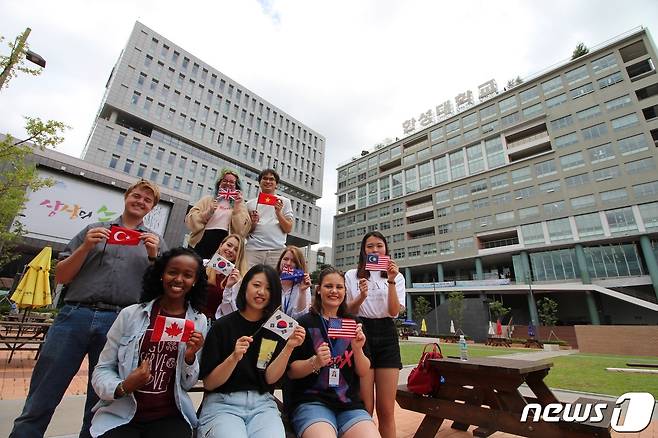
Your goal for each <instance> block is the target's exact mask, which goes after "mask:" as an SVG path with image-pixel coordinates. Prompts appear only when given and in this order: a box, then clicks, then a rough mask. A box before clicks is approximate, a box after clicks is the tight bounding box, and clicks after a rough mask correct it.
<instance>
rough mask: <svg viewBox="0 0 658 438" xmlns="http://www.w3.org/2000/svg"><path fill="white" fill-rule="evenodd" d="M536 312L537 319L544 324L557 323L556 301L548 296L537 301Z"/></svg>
mask: <svg viewBox="0 0 658 438" xmlns="http://www.w3.org/2000/svg"><path fill="white" fill-rule="evenodd" d="M537 313H539V320H540V321H541V323H542V324H544V325H555V324H556V323H557V301H555V300H552V299H550V298H548V297H545V298H541V299H540V300H538V301H537Z"/></svg>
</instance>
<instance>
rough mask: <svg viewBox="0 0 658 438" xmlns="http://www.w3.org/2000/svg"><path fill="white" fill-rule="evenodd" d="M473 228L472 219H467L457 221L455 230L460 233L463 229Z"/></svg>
mask: <svg viewBox="0 0 658 438" xmlns="http://www.w3.org/2000/svg"><path fill="white" fill-rule="evenodd" d="M470 229H471V221H470V220H465V221H459V222H455V232H456V233H460V232H462V231H467V230H470Z"/></svg>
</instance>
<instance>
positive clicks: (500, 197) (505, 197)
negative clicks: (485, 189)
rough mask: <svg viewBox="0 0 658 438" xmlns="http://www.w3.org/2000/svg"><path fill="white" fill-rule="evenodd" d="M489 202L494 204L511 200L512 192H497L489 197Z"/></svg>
mask: <svg viewBox="0 0 658 438" xmlns="http://www.w3.org/2000/svg"><path fill="white" fill-rule="evenodd" d="M491 202H492V203H493V204H494V205H505V204H507V203H509V202H512V194H511V193H510V192H506V193H499V194H497V195H493V196H492V197H491Z"/></svg>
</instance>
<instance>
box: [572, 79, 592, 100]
mask: <svg viewBox="0 0 658 438" xmlns="http://www.w3.org/2000/svg"><path fill="white" fill-rule="evenodd" d="M593 91H594V85H592V83H591V82H589V83H587V84H585V85H581V86H580V87H578V88H574V89H573V90H570V91H569V95H570V96H571V98H572V99H578V98H579V97H583V96H584V95H586V94H589V93H592V92H593Z"/></svg>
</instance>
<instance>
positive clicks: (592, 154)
mask: <svg viewBox="0 0 658 438" xmlns="http://www.w3.org/2000/svg"><path fill="white" fill-rule="evenodd" d="M587 151H588V152H589V160H590V162H591V163H592V164H596V163H600V162H602V161H607V160H614V158H615V151H614V149H613V148H612V144H610V143H606V144H602V145H600V146H596V147H594V148H590V149H588V150H587Z"/></svg>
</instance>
